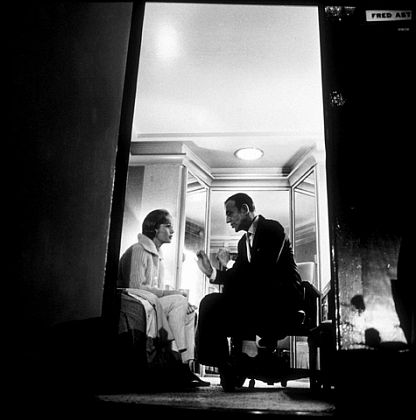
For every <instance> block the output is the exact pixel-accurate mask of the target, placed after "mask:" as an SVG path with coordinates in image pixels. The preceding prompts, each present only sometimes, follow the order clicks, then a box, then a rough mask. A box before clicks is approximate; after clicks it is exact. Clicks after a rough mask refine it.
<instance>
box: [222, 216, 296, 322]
mask: <svg viewBox="0 0 416 420" xmlns="http://www.w3.org/2000/svg"><path fill="white" fill-rule="evenodd" d="M253 239H254V242H253V246H252V250H251V262H249V261H248V258H247V248H246V235H243V236H242V237H241V239H240V240H239V242H238V255H237V259H236V261H235V263H234V265H233V266H232V267H231V268H230V269H229V270H227V271H219V272H218V273H217V277H216V279H215V281H214V283H217V284H223V285H224V288H223V293H224V295H225V296H226V297H227V299H229V302H230V304H232V305H234V306H235V308H236V310H244V308H242V307H241V306H244V305H250V307H252V308H253V309H254V310H255V311H257V312H260V313H261V317H268V316H269V315H270V316H272V317H274V316H277V317H282V316H285V315H287V314H288V313H292V312H294V311H297V310H298V309H300V308H301V307H302V297H303V291H302V286H301V278H300V275H299V272H298V270H297V266H296V262H295V259H294V255H293V250H292V246H291V244H290V241H289V239H288V237H287V235H286V234H285V230H284V228H283V226H282V225H281V224H280V223H279V222H277V221H275V220H270V219H265V218H264V217H263V216H261V215H259V220H258V224H257V229H256V233H255V235H254V238H253Z"/></svg>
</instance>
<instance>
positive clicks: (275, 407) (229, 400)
mask: <svg viewBox="0 0 416 420" xmlns="http://www.w3.org/2000/svg"><path fill="white" fill-rule="evenodd" d="M204 379H207V380H209V381H210V382H211V386H210V387H202V388H198V389H193V390H189V391H182V392H162V393H130V394H109V395H105V394H102V395H98V396H97V397H96V400H95V405H96V407H97V410H98V411H100V412H103V413H106V414H109V413H110V412H113V413H114V415H117V416H120V415H123V413H124V414H125V415H127V414H128V415H137V416H141V415H153V416H158V415H164V414H169V415H173V414H177V415H178V416H180V417H181V418H190V417H192V418H195V416H196V417H198V419H200V418H216V419H218V420H219V419H222V418H224V419H225V418H227V419H229V418H231V417H234V418H251V417H253V416H256V417H258V416H259V415H261V416H262V417H268V418H294V417H295V416H296V417H297V416H301V417H302V418H316V417H334V415H335V405H334V401H333V395H331V391H329V392H326V393H324V392H323V391H322V392H319V393H318V394H316V393H312V391H311V390H310V388H309V380H308V379H303V380H294V381H289V382H288V384H287V387H285V388H283V387H282V386H281V385H280V384H279V385H277V384H275V385H267V384H265V383H264V382H261V381H256V385H255V388H254V389H249V387H248V381H246V383H245V384H244V386H243V387H242V388H241V389H239V390H238V391H236V392H232V393H225V392H224V391H223V389H222V387H221V386H220V385H219V379H218V377H208V378H204Z"/></svg>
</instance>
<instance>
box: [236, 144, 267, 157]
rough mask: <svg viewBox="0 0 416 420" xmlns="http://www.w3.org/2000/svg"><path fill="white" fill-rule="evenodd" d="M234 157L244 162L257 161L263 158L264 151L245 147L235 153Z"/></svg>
mask: <svg viewBox="0 0 416 420" xmlns="http://www.w3.org/2000/svg"><path fill="white" fill-rule="evenodd" d="M234 155H235V156H237V157H238V158H239V159H242V160H257V159H260V158H261V157H262V156H263V150H260V149H257V147H244V148H242V149H238V150H236V151H235V152H234Z"/></svg>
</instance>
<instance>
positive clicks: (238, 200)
mask: <svg viewBox="0 0 416 420" xmlns="http://www.w3.org/2000/svg"><path fill="white" fill-rule="evenodd" d="M231 200H232V201H234V203H235V206H236V207H237V209H238V210H241V207H243V204H247V207H248V209H249V210H250V211H254V210H255V209H256V207H255V206H254V202H253V199H252V198H251V197H250V196H249V195H248V194H245V193H237V194H234V195H232V196H231V197H228V198H227V199H226V200H225V204H226V203H228V202H229V201H231Z"/></svg>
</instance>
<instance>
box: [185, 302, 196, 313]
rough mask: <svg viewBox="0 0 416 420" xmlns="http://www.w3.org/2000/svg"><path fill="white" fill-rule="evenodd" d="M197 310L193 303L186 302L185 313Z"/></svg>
mask: <svg viewBox="0 0 416 420" xmlns="http://www.w3.org/2000/svg"><path fill="white" fill-rule="evenodd" d="M196 310H197V307H196V306H195V305H192V304H191V303H188V310H187V311H186V313H187V314H188V315H189V314H191V313H193V312H195V311H196Z"/></svg>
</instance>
